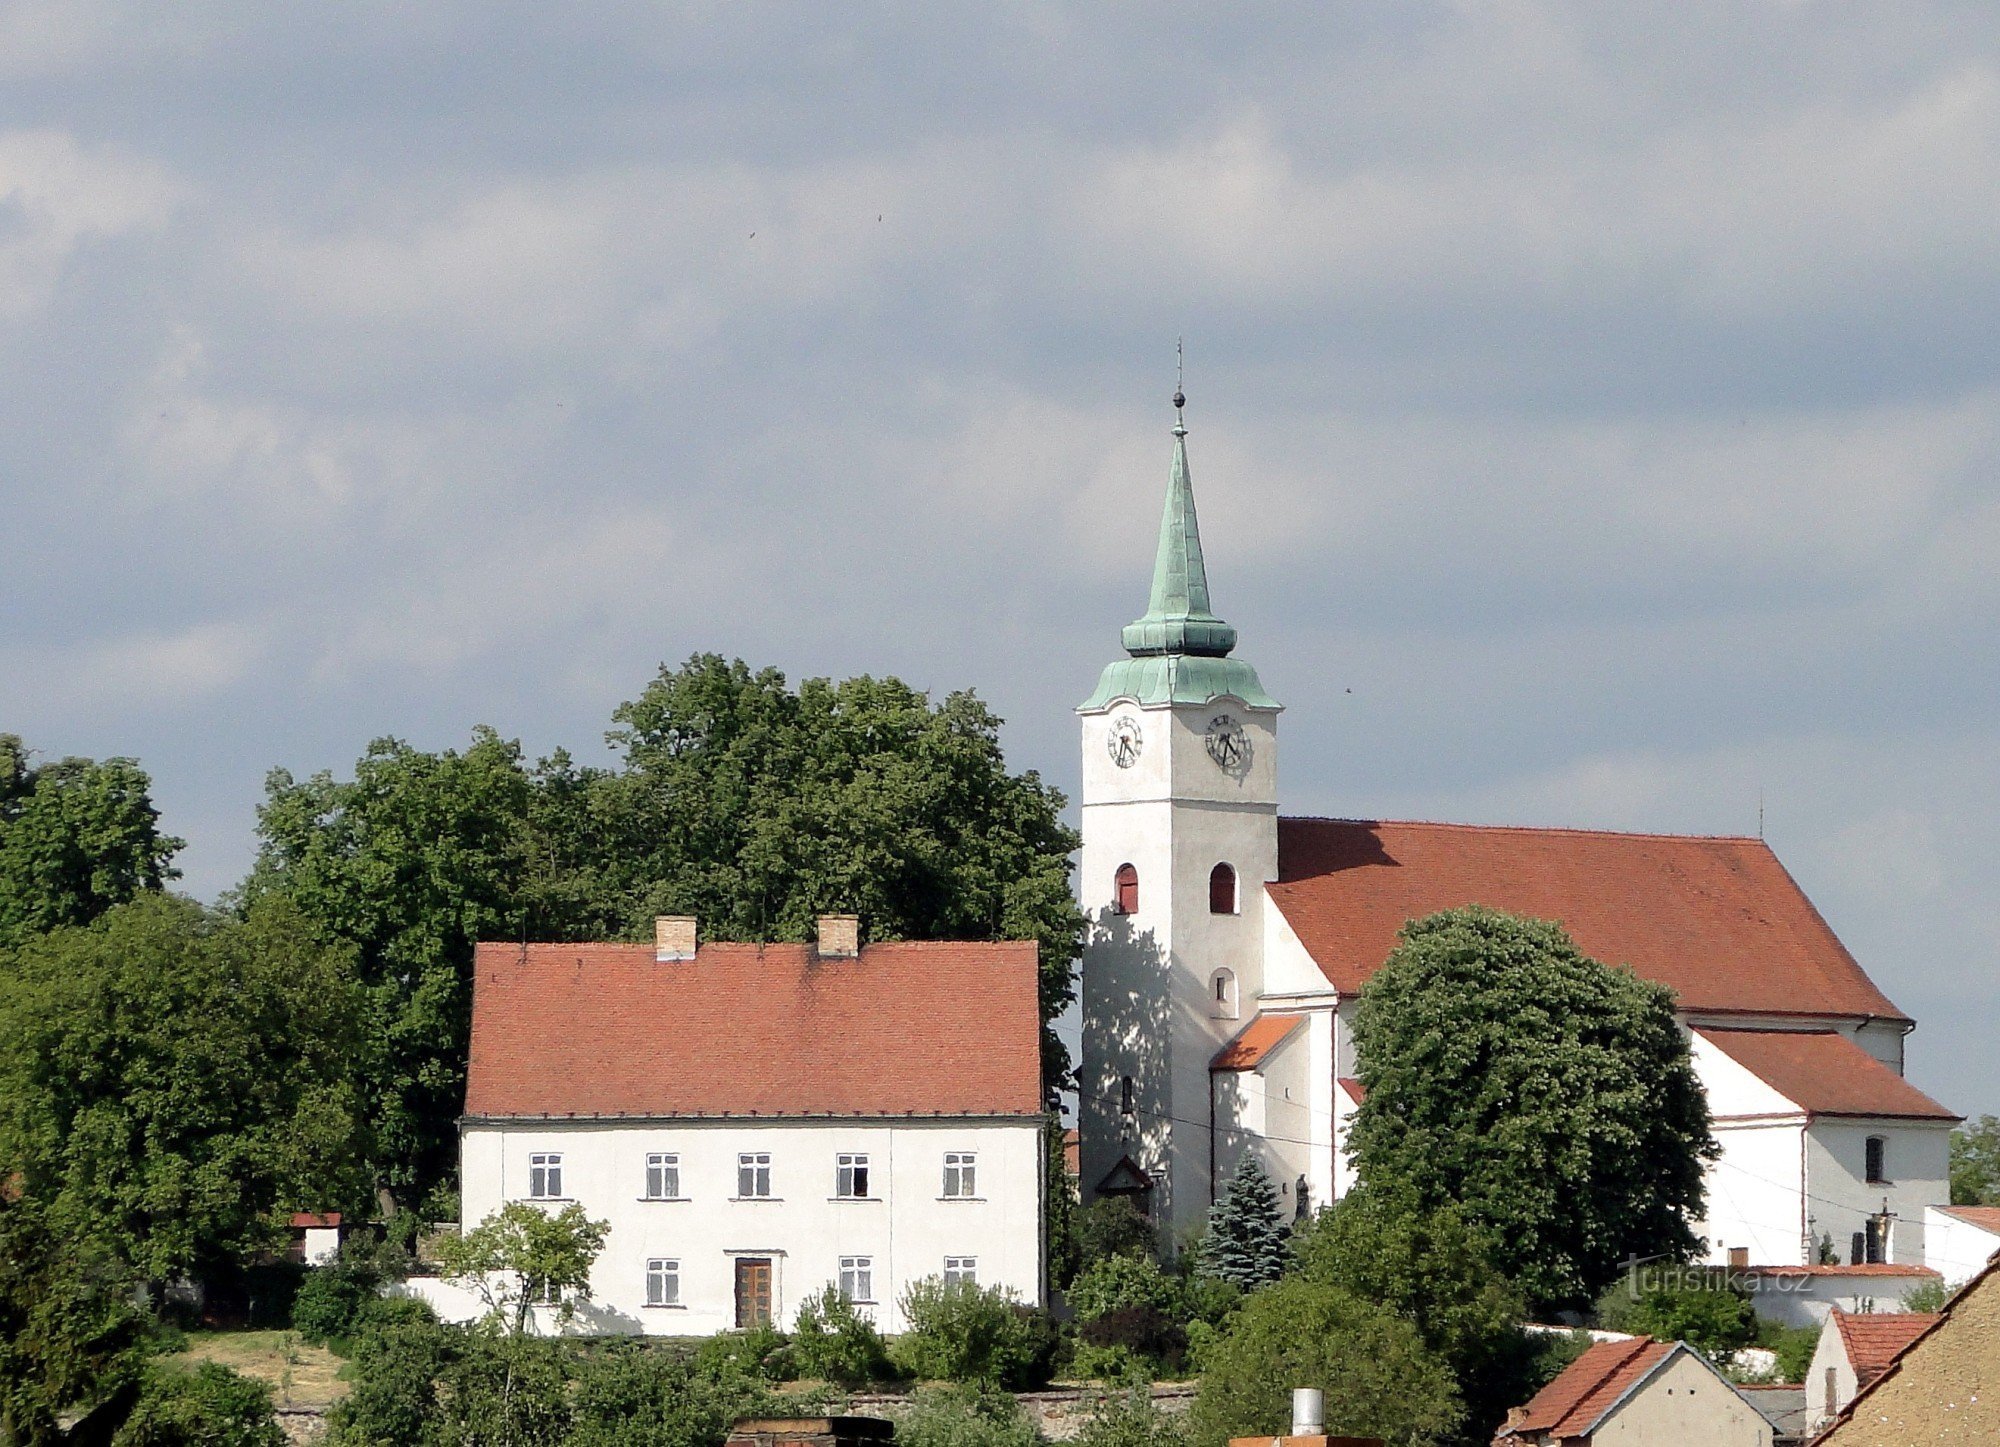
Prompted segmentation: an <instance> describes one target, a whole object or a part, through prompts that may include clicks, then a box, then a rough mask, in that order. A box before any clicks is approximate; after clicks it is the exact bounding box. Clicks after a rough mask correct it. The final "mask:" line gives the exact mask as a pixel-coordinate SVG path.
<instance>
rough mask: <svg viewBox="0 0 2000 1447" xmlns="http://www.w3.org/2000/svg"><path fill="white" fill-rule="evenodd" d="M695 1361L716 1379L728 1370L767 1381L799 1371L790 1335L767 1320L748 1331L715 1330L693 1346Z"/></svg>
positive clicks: (775, 1380)
mask: <svg viewBox="0 0 2000 1447" xmlns="http://www.w3.org/2000/svg"><path fill="white" fill-rule="evenodd" d="M695 1362H696V1365H697V1366H699V1367H700V1368H701V1369H702V1370H703V1371H705V1372H707V1373H709V1375H711V1376H713V1377H716V1378H718V1379H720V1378H721V1377H722V1376H723V1375H724V1374H726V1373H730V1372H742V1373H744V1374H746V1375H748V1376H751V1377H755V1378H758V1379H760V1380H762V1381H766V1382H786V1381H790V1380H791V1379H792V1378H793V1377H795V1376H797V1375H798V1373H797V1372H796V1371H794V1370H793V1362H792V1344H791V1340H790V1338H788V1337H787V1336H786V1335H785V1334H784V1333H783V1332H781V1331H779V1330H778V1329H777V1328H776V1327H775V1326H772V1325H771V1324H770V1323H769V1322H766V1323H765V1324H764V1325H762V1326H753V1327H751V1328H749V1329H748V1330H747V1331H725V1332H718V1333H717V1334H716V1335H714V1336H712V1337H710V1338H709V1339H708V1340H707V1341H705V1342H703V1343H702V1344H701V1346H700V1347H699V1348H697V1349H696V1352H695Z"/></svg>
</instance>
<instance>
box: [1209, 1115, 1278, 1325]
mask: <svg viewBox="0 0 2000 1447" xmlns="http://www.w3.org/2000/svg"><path fill="white" fill-rule="evenodd" d="M1202 1258H1203V1259H1202V1266H1203V1269H1204V1270H1206V1271H1207V1272H1208V1274H1209V1275H1211V1276H1215V1277H1219V1278H1220V1279H1222V1280H1224V1281H1228V1282H1233V1283H1234V1284H1236V1285H1237V1286H1240V1287H1242V1288H1243V1289H1244V1290H1245V1291H1252V1290H1255V1289H1256V1288H1257V1287H1259V1286H1267V1285H1269V1284H1270V1283H1271V1282H1273V1281H1276V1280H1277V1279H1278V1278H1279V1276H1281V1275H1283V1274H1284V1270H1285V1228H1284V1225H1283V1223H1282V1222H1281V1221H1280V1219H1279V1217H1278V1193H1277V1191H1276V1190H1275V1189H1273V1187H1272V1185H1271V1178H1270V1177H1269V1176H1267V1175H1265V1174H1264V1168H1263V1166H1261V1165H1259V1164H1258V1162H1257V1156H1256V1153H1255V1152H1254V1151H1248V1150H1246V1151H1245V1152H1243V1156H1242V1159H1240V1160H1239V1161H1237V1163H1236V1174H1235V1175H1233V1176H1231V1177H1230V1178H1229V1184H1228V1185H1227V1186H1225V1187H1223V1190H1222V1195H1221V1196H1219V1197H1218V1198H1217V1199H1216V1202H1215V1204H1214V1205H1213V1206H1210V1207H1209V1208H1208V1240H1207V1242H1206V1243H1205V1244H1204V1247H1203V1252H1202Z"/></svg>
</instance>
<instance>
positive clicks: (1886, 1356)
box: [1828, 1307, 1938, 1387]
mask: <svg viewBox="0 0 2000 1447" xmlns="http://www.w3.org/2000/svg"><path fill="white" fill-rule="evenodd" d="M1828 1319H1829V1320H1830V1321H1832V1322H1833V1324H1834V1329H1835V1330H1836V1331H1838V1332H1839V1333H1840V1344H1841V1347H1842V1348H1843V1349H1844V1350H1845V1351H1846V1352H1847V1364H1848V1365H1849V1366H1851V1367H1853V1368H1854V1376H1855V1380H1856V1383H1857V1384H1858V1385H1860V1386H1864V1387H1865V1386H1867V1385H1868V1383H1870V1382H1872V1381H1874V1380H1875V1379H1876V1378H1877V1377H1879V1376H1881V1375H1882V1373H1883V1372H1884V1371H1886V1370H1887V1369H1888V1366H1889V1363H1891V1362H1893V1361H1894V1360H1895V1359H1896V1358H1897V1357H1898V1356H1900V1355H1901V1354H1902V1351H1903V1348H1905V1347H1907V1346H1908V1345H1909V1344H1910V1343H1911V1342H1913V1341H1915V1340H1916V1339H1917V1338H1918V1337H1920V1336H1922V1335H1923V1334H1924V1332H1926V1331H1928V1330H1929V1329H1930V1326H1931V1323H1933V1322H1935V1321H1936V1320H1937V1319H1938V1313H1936V1312H1934V1311H1871V1312H1859V1313H1856V1312H1850V1311H1842V1310H1841V1309H1840V1308H1839V1307H1835V1308H1834V1309H1833V1310H1832V1311H1831V1312H1829V1313H1828Z"/></svg>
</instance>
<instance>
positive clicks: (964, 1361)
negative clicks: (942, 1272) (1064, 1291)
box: [890, 1276, 1059, 1390]
mask: <svg viewBox="0 0 2000 1447" xmlns="http://www.w3.org/2000/svg"><path fill="white" fill-rule="evenodd" d="M902 1307H903V1317H904V1320H905V1321H907V1322H908V1323H909V1329H908V1330H907V1331H905V1332H904V1333H903V1335H902V1336H900V1337H898V1338H897V1339H896V1344H895V1346H894V1347H893V1348H891V1350H890V1355H891V1356H892V1358H893V1359H894V1360H895V1363H896V1365H897V1366H899V1367H901V1368H902V1369H903V1370H904V1371H905V1372H906V1373H908V1374H909V1375H910V1376H913V1377H919V1378H923V1379H926V1380H930V1381H951V1382H986V1383H993V1384H997V1385H999V1386H1002V1387H1007V1388H1010V1389H1014V1390H1020V1389H1024V1388H1029V1387H1035V1386H1039V1385H1041V1384H1042V1383H1043V1382H1045V1381H1047V1380H1048V1369H1049V1366H1050V1363H1051V1362H1052V1361H1053V1359H1054V1356H1055V1351H1056V1347H1057V1345H1058V1341H1059V1338H1058V1335H1057V1333H1056V1331H1055V1328H1054V1326H1053V1325H1052V1324H1051V1323H1050V1322H1049V1320H1048V1319H1047V1318H1046V1317H1044V1316H1042V1315H1041V1314H1040V1313H1039V1312H1036V1311H1034V1310H1031V1309H1030V1308H1028V1307H1025V1306H1023V1305H1021V1303H1020V1302H1019V1300H1017V1299H1016V1298H1015V1296H1014V1293H1013V1292H1011V1291H1006V1290H1003V1289H1001V1288H999V1287H987V1286H975V1285H973V1284H972V1283H970V1282H953V1283H951V1284H950V1285H946V1284H945V1282H944V1281H942V1280H941V1279H939V1278H938V1277H935V1276H928V1277H925V1278H924V1279H923V1280H921V1281H913V1282H911V1283H910V1285H909V1286H908V1287H907V1288H906V1289H905V1290H904V1292H903V1300H902Z"/></svg>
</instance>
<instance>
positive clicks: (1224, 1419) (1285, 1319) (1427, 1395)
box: [1190, 1277, 1462, 1447]
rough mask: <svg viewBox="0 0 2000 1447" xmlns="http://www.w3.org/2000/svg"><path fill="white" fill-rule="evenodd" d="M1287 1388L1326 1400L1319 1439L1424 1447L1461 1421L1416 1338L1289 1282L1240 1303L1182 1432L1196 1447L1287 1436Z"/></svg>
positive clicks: (1334, 1293)
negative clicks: (1368, 1439) (1329, 1436)
mask: <svg viewBox="0 0 2000 1447" xmlns="http://www.w3.org/2000/svg"><path fill="white" fill-rule="evenodd" d="M1294 1387H1318V1388H1319V1389H1320V1390H1321V1391H1322V1392H1324V1393H1325V1394H1326V1398H1325V1400H1326V1424H1327V1430H1328V1431H1329V1432H1331V1433H1334V1434H1336V1435H1337V1434H1339V1433H1348V1434H1351V1435H1355V1436H1375V1437H1381V1438H1383V1439H1384V1440H1385V1441H1388V1442H1393V1443H1398V1444H1406V1447H1410V1444H1428V1443H1434V1442H1437V1441H1438V1440H1440V1439H1441V1438H1444V1437H1445V1436H1447V1434H1449V1433H1450V1432H1451V1431H1452V1430H1453V1429H1454V1428H1456V1427H1457V1425H1458V1424H1459V1421H1460V1420H1461V1417H1462V1411H1461V1408H1460V1406H1459V1399H1458V1392H1457V1389H1456V1388H1455V1387H1454V1385H1453V1383H1452V1378H1451V1373H1450V1371H1449V1370H1447V1368H1446V1367H1445V1365H1444V1364H1443V1363H1442V1362H1441V1361H1439V1360H1438V1359H1437V1358H1436V1357H1435V1356H1433V1355H1432V1354H1431V1353H1430V1352H1429V1351H1427V1350H1425V1348H1424V1344H1423V1341H1422V1339H1421V1338H1420V1337H1419V1336H1418V1335H1417V1330H1416V1328H1415V1327H1414V1326H1412V1325H1411V1324H1410V1323H1409V1322H1407V1321H1405V1320H1403V1319H1402V1318H1401V1317H1399V1316H1397V1315H1395V1314H1394V1313H1393V1312H1391V1311H1389V1310H1388V1309H1387V1308H1385V1307H1381V1306H1377V1305H1375V1304H1373V1303H1371V1302H1366V1301H1363V1300H1361V1299H1360V1298H1358V1297H1356V1296H1354V1295H1352V1294H1351V1293H1349V1292H1347V1291H1344V1290H1342V1289H1341V1288H1340V1287H1337V1286H1327V1285H1322V1284H1320V1283H1318V1282H1313V1281H1306V1280H1302V1279H1300V1278H1298V1277H1287V1278H1285V1279H1284V1280H1282V1281H1279V1282H1277V1283H1276V1284H1275V1285H1272V1286H1268V1287H1266V1288H1264V1289H1263V1290H1262V1291H1259V1292H1257V1293H1256V1294H1255V1295H1253V1296H1251V1297H1249V1298H1248V1299H1246V1300H1245V1301H1244V1303H1243V1306H1242V1307H1241V1309H1240V1310H1238V1311H1237V1313H1236V1315H1235V1316H1234V1317H1233V1318H1231V1320H1230V1324H1229V1329H1228V1331H1227V1332H1226V1333H1225V1334H1224V1335H1223V1337H1222V1338H1221V1340H1219V1341H1217V1342H1216V1343H1215V1345H1214V1346H1213V1347H1212V1348H1210V1349H1209V1350H1208V1351H1207V1352H1206V1353H1205V1362H1204V1370H1203V1372H1202V1375H1201V1390H1200V1393H1199V1394H1198V1395H1197V1397H1196V1398H1195V1405H1194V1411H1193V1415H1192V1420H1191V1423H1190V1426H1191V1428H1192V1431H1193V1436H1194V1441H1195V1442H1196V1443H1197V1444H1199V1447H1220V1444H1222V1443H1224V1442H1226V1441H1228V1440H1229V1439H1230V1438H1232V1437H1277V1436H1283V1435H1284V1434H1285V1433H1286V1432H1288V1431H1289V1430H1290V1424H1291V1412H1292V1399H1291V1391H1292V1388H1294Z"/></svg>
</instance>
